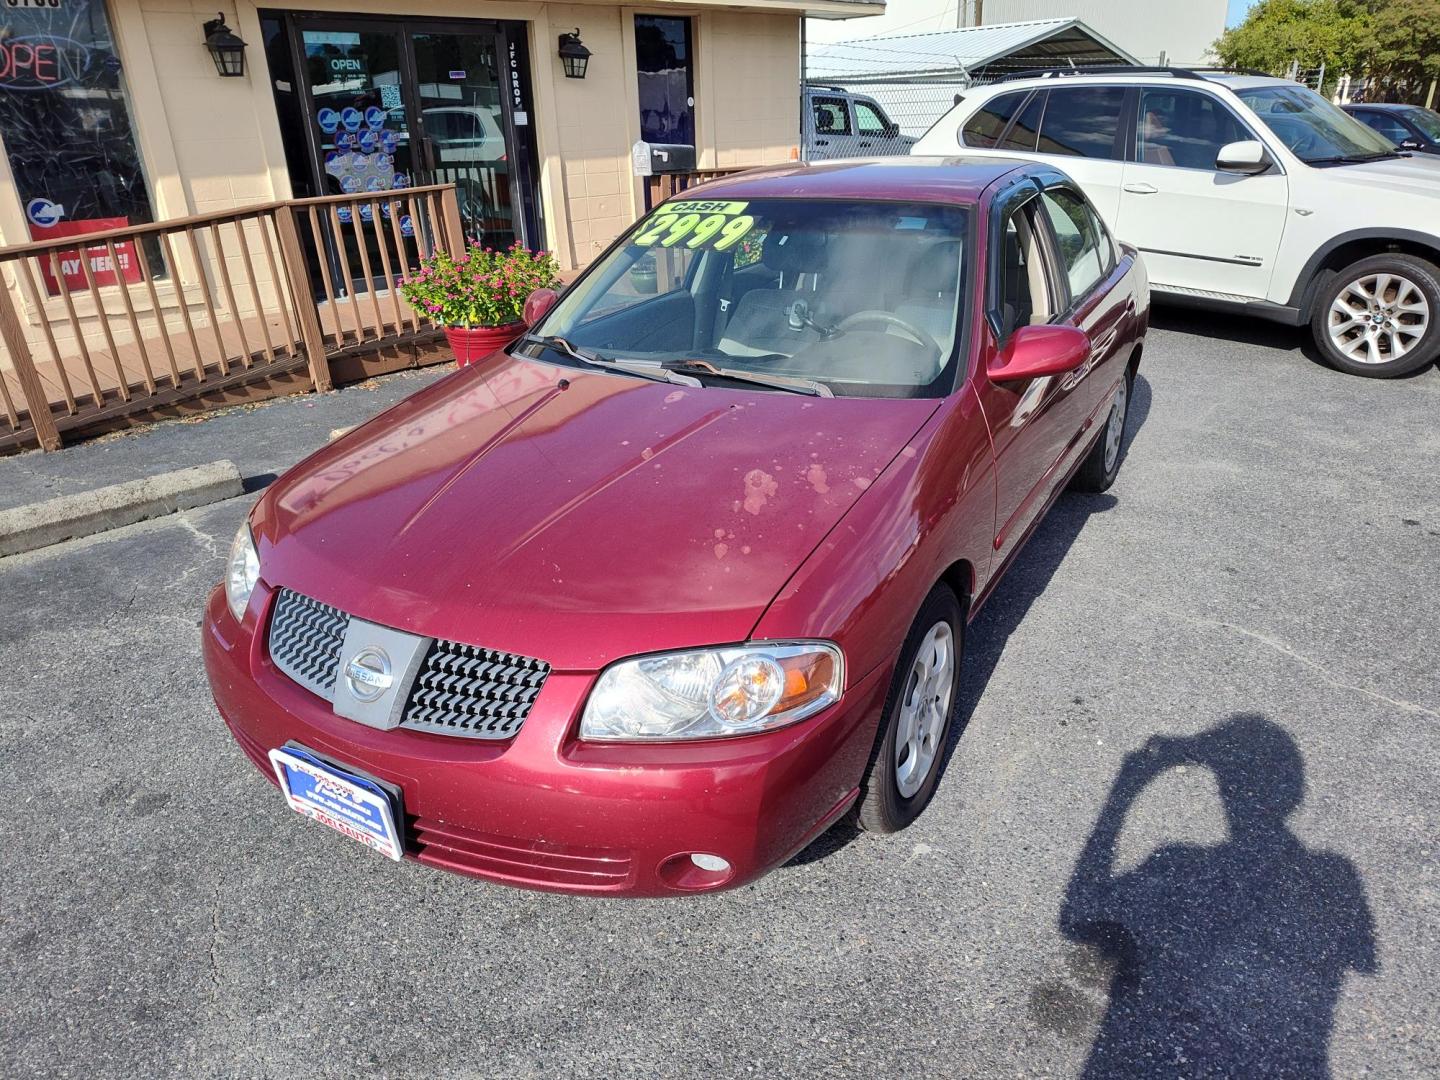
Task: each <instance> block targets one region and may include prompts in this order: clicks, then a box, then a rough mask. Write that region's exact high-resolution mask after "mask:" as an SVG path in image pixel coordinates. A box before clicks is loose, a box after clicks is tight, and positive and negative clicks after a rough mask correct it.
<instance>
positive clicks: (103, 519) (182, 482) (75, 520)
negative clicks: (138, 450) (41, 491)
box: [0, 461, 243, 556]
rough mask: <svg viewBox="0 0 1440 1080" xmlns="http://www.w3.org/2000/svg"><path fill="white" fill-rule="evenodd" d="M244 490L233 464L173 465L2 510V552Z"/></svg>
mask: <svg viewBox="0 0 1440 1080" xmlns="http://www.w3.org/2000/svg"><path fill="white" fill-rule="evenodd" d="M242 492H243V488H242V485H241V483H240V470H239V469H237V468H236V467H235V463H234V462H233V461H212V462H211V463H210V464H209V465H197V466H196V467H195V468H193V469H177V470H176V471H174V472H167V473H160V474H158V475H156V476H146V477H143V478H142V479H139V480H127V481H126V482H125V483H123V484H112V485H111V486H110V487H103V488H96V489H95V490H94V491H82V492H79V493H77V494H75V495H61V496H59V497H57V498H54V499H47V500H45V501H44V502H41V503H31V504H30V505H29V506H17V507H15V508H14V509H11V510H0V556H5V555H18V554H20V553H21V552H22V551H34V550H36V549H37V548H42V547H48V546H50V545H51V544H58V543H60V542H61V541H62V540H75V539H78V538H79V537H82V536H90V535H92V534H94V533H99V532H105V531H107V530H109V529H118V528H120V526H122V525H133V524H134V523H135V522H137V521H144V520H145V519H146V518H153V517H159V516H160V515H162V514H173V513H175V511H177V510H189V509H191V508H192V507H196V506H206V505H208V504H209V503H213V502H219V501H220V500H221V499H232V498H234V497H235V496H236V495H240V494H242Z"/></svg>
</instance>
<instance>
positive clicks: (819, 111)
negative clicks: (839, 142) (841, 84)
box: [815, 98, 850, 135]
mask: <svg viewBox="0 0 1440 1080" xmlns="http://www.w3.org/2000/svg"><path fill="white" fill-rule="evenodd" d="M815 131H816V132H817V133H818V134H820V135H849V134H850V110H849V109H847V108H846V107H845V99H844V98H815Z"/></svg>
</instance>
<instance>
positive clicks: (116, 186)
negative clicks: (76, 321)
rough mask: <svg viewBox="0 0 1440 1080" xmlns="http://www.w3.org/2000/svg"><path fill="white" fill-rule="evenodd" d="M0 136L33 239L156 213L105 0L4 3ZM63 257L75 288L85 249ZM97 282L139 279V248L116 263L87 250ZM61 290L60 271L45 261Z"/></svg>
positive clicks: (53, 288)
mask: <svg viewBox="0 0 1440 1080" xmlns="http://www.w3.org/2000/svg"><path fill="white" fill-rule="evenodd" d="M0 141H3V143H4V147H5V153H6V155H7V156H8V157H9V159H10V171H11V173H12V174H13V175H14V177H15V187H16V190H17V192H18V193H19V196H20V202H21V206H22V207H23V208H24V210H25V218H26V222H27V224H28V225H29V227H30V235H31V237H32V238H34V239H36V240H48V239H53V238H56V237H64V236H77V235H80V234H83V233H89V232H97V231H99V230H102V229H114V228H120V227H122V226H124V225H136V224H141V223H143V222H148V221H152V220H154V217H153V214H152V211H151V206H150V195H149V192H148V191H147V190H146V187H145V175H144V171H143V170H142V168H141V165H140V155H139V152H138V150H137V149H136V146H135V135H134V129H133V126H132V124H131V121H130V109H129V106H128V104H127V102H126V100H125V86H124V81H123V78H122V76H121V72H120V58H119V57H118V56H116V54H115V47H114V43H113V41H112V39H111V34H110V20H109V18H108V17H107V16H106V12H105V4H104V2H103V0H5V2H4V4H3V6H0ZM66 255H67V256H69V258H65V257H62V259H61V263H62V265H63V270H62V272H63V273H64V275H65V279H66V283H67V284H68V285H69V286H70V287H71V288H77V287H79V288H84V287H85V285H86V279H85V274H84V270H83V268H82V267H81V266H80V265H79V262H78V251H77V252H73V253H72V252H67V253H66ZM88 255H89V258H90V266H91V273H92V277H93V279H94V281H95V283H96V284H97V285H110V284H116V283H117V282H119V281H122V280H123V281H139V280H140V267H139V264H138V261H137V260H136V258H135V251H134V248H133V246H131V245H129V244H121V245H117V251H116V255H117V261H118V262H119V264H120V265H119V266H118V267H115V266H111V265H110V260H109V256H108V253H107V252H106V250H105V249H104V248H103V247H101V248H91V249H89V251H88ZM41 269H42V272H43V274H44V276H45V280H46V286H47V288H48V290H49V292H50V293H51V295H54V294H55V293H56V292H58V283H57V281H56V279H55V274H54V271H53V270H52V269H51V268H50V267H48V266H45V265H44V264H42V267H41Z"/></svg>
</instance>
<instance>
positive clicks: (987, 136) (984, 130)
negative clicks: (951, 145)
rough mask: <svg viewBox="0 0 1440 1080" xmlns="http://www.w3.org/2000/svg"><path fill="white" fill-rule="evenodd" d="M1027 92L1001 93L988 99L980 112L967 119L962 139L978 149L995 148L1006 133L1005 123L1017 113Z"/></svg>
mask: <svg viewBox="0 0 1440 1080" xmlns="http://www.w3.org/2000/svg"><path fill="white" fill-rule="evenodd" d="M1027 92H1028V91H1021V92H1020V93H1018V94H1001V95H1000V96H999V97H997V98H992V99H991V100H990V101H987V102H986V103H985V104H984V105H983V106H982V107H981V109H980V111H979V112H977V113H976V114H975V115H974V116H972V117H970V119H969V120H966V121H965V126H964V127H962V128H961V129H960V141H961V142H962V143H963V144H964V145H966V146H974V147H976V148H978V149H991V148H993V147H994V146H995V144H996V143H997V142H999V141H1000V136H1001V135H1003V134H1004V133H1005V125H1006V124H1008V123H1009V122H1010V117H1012V116H1014V115H1015V110H1016V109H1018V108H1020V103H1021V102H1022V101H1024V100H1025V95H1026V93H1027Z"/></svg>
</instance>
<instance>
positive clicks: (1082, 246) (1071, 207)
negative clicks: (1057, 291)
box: [1040, 188, 1114, 300]
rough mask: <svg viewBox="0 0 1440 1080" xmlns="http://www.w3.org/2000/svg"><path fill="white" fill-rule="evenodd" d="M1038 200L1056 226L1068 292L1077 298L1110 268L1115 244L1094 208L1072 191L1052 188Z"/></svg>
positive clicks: (1056, 237) (1056, 235)
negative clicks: (1106, 233)
mask: <svg viewBox="0 0 1440 1080" xmlns="http://www.w3.org/2000/svg"><path fill="white" fill-rule="evenodd" d="M1040 203H1041V205H1042V206H1044V207H1045V214H1046V216H1047V217H1048V218H1049V219H1050V224H1051V225H1052V226H1053V227H1054V229H1055V239H1056V241H1057V242H1058V245H1059V255H1060V264H1061V267H1062V268H1063V269H1064V271H1065V275H1066V277H1067V278H1068V279H1069V281H1070V296H1071V298H1072V300H1078V299H1080V298H1081V297H1082V296H1084V295H1085V294H1086V293H1088V292H1089V291H1090V290H1091V289H1092V288H1094V287H1095V284H1096V283H1097V282H1098V281H1099V280H1100V279H1101V278H1102V277H1104V276H1105V272H1106V271H1107V270H1109V269H1110V264H1111V258H1112V256H1113V254H1114V248H1113V247H1112V246H1111V244H1110V242H1109V240H1108V238H1106V236H1105V231H1104V228H1103V227H1102V226H1101V224H1100V221H1099V219H1098V218H1097V217H1096V216H1095V212H1094V211H1093V210H1091V209H1090V206H1089V204H1087V203H1086V202H1085V200H1084V199H1082V198H1081V197H1080V196H1079V195H1076V194H1075V193H1074V192H1073V191H1068V190H1066V189H1065V188H1052V189H1051V190H1049V191H1047V192H1045V193H1044V194H1043V195H1041V196H1040Z"/></svg>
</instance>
